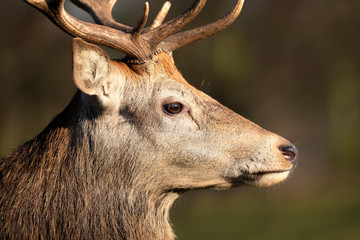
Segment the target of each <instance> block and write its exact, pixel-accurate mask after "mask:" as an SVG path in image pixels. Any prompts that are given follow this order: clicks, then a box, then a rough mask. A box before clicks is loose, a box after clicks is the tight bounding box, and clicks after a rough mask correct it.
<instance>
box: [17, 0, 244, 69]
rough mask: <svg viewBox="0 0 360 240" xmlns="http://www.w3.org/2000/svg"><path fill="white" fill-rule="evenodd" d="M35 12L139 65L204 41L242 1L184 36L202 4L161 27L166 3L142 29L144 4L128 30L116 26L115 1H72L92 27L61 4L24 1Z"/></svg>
mask: <svg viewBox="0 0 360 240" xmlns="http://www.w3.org/2000/svg"><path fill="white" fill-rule="evenodd" d="M24 1H25V2H27V3H29V4H31V5H32V6H34V7H36V8H38V9H39V10H40V11H41V12H42V13H44V14H45V15H46V16H47V17H48V18H49V19H50V20H51V21H53V22H54V23H55V24H56V25H57V26H59V27H60V28H61V29H63V30H64V31H65V32H67V33H69V34H70V35H72V36H76V37H80V38H82V39H84V40H86V41H89V42H92V43H96V44H100V45H104V46H107V47H111V48H114V49H116V50H119V51H121V52H123V53H125V54H126V55H128V56H129V57H130V58H133V59H137V60H139V61H140V62H143V61H145V60H147V59H149V58H151V56H152V55H153V54H154V53H155V52H157V51H158V50H164V51H167V52H172V51H174V50H175V49H177V48H179V47H182V46H184V45H187V44H189V43H192V42H194V41H196V40H199V39H202V38H205V37H208V36H210V35H213V34H215V33H216V32H218V31H221V30H222V29H224V28H226V27H227V26H228V25H230V24H231V23H232V22H233V21H234V20H235V19H236V18H237V16H238V15H239V13H240V11H241V8H242V5H243V2H244V0H238V1H237V4H236V6H235V8H234V9H233V10H232V11H231V12H230V13H229V14H227V15H226V16H225V17H223V18H222V19H220V20H218V21H216V22H214V23H211V24H208V25H206V26H203V27H199V28H196V29H193V30H188V31H185V32H180V33H177V32H179V31H180V30H181V29H182V28H183V27H184V26H185V25H186V24H188V23H189V22H190V21H192V20H193V19H194V18H195V17H196V16H197V15H198V14H199V13H200V11H201V10H202V9H203V7H204V6H205V3H206V0H196V1H195V2H194V3H193V4H192V5H191V6H190V7H189V8H188V9H187V10H186V11H185V12H183V13H182V14H181V15H180V16H178V17H176V18H174V19H172V20H170V21H168V22H166V23H164V24H162V22H163V20H164V19H165V17H166V15H167V13H168V11H169V9H170V3H169V2H165V4H164V5H163V7H162V9H161V10H160V12H159V13H158V15H157V17H156V18H155V20H154V22H153V24H152V25H151V26H150V27H148V28H144V27H145V25H146V22H147V19H148V15H149V4H148V3H145V7H144V12H143V16H142V18H141V20H140V21H139V22H138V24H137V26H136V27H134V28H132V27H129V26H126V25H124V24H120V23H118V22H116V21H115V20H114V19H113V18H112V14H111V12H112V9H113V6H114V5H115V3H116V0H102V1H98V0H72V2H74V3H75V4H76V5H77V6H79V7H80V8H82V9H84V10H85V11H86V12H88V13H89V14H90V15H91V16H92V17H93V19H94V21H95V23H96V24H93V23H87V22H84V21H81V20H79V19H77V18H75V17H73V16H71V15H70V14H68V13H67V12H66V11H65V9H64V2H65V0H24Z"/></svg>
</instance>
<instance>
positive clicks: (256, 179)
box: [230, 169, 292, 187]
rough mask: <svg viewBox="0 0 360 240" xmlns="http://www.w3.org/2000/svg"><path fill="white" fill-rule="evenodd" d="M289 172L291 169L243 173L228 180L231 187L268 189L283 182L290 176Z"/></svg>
mask: <svg viewBox="0 0 360 240" xmlns="http://www.w3.org/2000/svg"><path fill="white" fill-rule="evenodd" d="M291 170H292V169H287V170H279V171H263V172H256V173H249V172H243V173H242V174H241V175H240V176H239V177H237V178H232V179H230V182H231V183H232V185H233V186H240V185H251V186H257V187H269V186H272V185H275V184H277V183H280V182H283V181H284V180H285V179H286V178H287V177H288V176H289V175H290V173H291Z"/></svg>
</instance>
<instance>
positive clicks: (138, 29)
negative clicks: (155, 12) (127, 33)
mask: <svg viewBox="0 0 360 240" xmlns="http://www.w3.org/2000/svg"><path fill="white" fill-rule="evenodd" d="M148 17H149V3H148V2H146V3H145V7H144V13H143V16H142V18H141V19H140V21H139V22H138V24H137V25H136V27H134V29H133V31H132V37H134V38H135V40H136V41H138V38H139V36H140V34H141V32H142V30H143V29H144V27H145V24H146V22H147V19H148Z"/></svg>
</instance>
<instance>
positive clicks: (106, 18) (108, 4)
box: [71, 0, 133, 33]
mask: <svg viewBox="0 0 360 240" xmlns="http://www.w3.org/2000/svg"><path fill="white" fill-rule="evenodd" d="M71 1H72V2H73V3H74V4H75V5H77V6H78V7H80V8H82V9H83V10H84V11H86V12H88V13H89V14H90V15H91V16H92V18H93V19H94V21H95V23H97V24H101V25H105V26H108V27H112V28H115V29H118V30H121V31H124V32H127V33H130V32H131V31H132V30H133V28H132V27H129V26H126V25H124V24H121V23H118V22H116V21H115V20H114V19H113V17H112V9H113V7H114V5H115V3H116V1H117V0H101V1H99V0H71Z"/></svg>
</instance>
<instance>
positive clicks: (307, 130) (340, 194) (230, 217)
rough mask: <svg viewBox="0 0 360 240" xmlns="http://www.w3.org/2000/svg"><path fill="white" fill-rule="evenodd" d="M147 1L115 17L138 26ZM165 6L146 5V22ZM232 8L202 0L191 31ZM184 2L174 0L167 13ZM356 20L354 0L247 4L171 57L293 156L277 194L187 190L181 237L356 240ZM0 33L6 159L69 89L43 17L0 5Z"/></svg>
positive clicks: (359, 99)
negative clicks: (290, 147)
mask: <svg viewBox="0 0 360 240" xmlns="http://www.w3.org/2000/svg"><path fill="white" fill-rule="evenodd" d="M143 2H144V1H142V0H139V1H133V0H132V1H131V0H121V1H119V3H118V4H117V5H116V6H115V11H114V16H115V18H116V19H117V20H119V21H121V22H122V23H125V24H128V25H132V26H134V25H135V24H136V22H137V20H138V18H139V16H140V15H141V11H142V8H143V6H142V5H143ZM162 2H163V1H150V13H151V15H150V19H152V17H154V14H155V13H156V12H157V11H158V9H159V8H160V4H161V3H162ZM234 2H235V0H227V1H220V0H209V1H208V5H207V6H206V7H205V8H204V10H203V12H202V13H201V14H200V15H199V17H198V18H197V19H196V20H195V21H193V23H191V25H190V27H195V26H199V25H201V24H205V23H208V22H211V21H214V20H216V19H218V18H220V17H221V16H223V15H225V14H226V13H227V12H228V11H229V10H230V9H231V8H232V6H233V5H234ZM190 4H191V1H188V0H187V1H179V0H176V1H175V0H174V1H173V6H172V10H171V11H170V14H169V17H173V16H176V15H177V14H179V13H181V12H182V11H183V10H184V9H186V8H187V7H188V6H189V5H190ZM122 6H124V7H122ZM67 8H68V9H69V11H70V12H71V13H73V14H75V15H76V16H78V17H79V18H81V19H85V20H88V19H89V18H88V17H87V16H86V15H85V14H84V13H83V12H81V11H78V10H76V9H75V8H74V7H73V6H72V5H70V4H68V5H67ZM359 13H360V1H358V0H343V1H339V0H317V1H311V0H298V1H290V0H266V1H260V0H251V1H250V0H248V1H247V2H246V3H245V6H244V9H243V12H242V13H241V15H240V17H239V18H238V19H237V21H235V23H234V24H233V25H231V27H229V28H228V29H226V30H224V31H223V32H221V33H218V34H217V35H216V36H215V37H211V38H209V39H205V40H202V41H200V42H196V43H194V44H191V45H189V46H186V47H184V48H183V49H180V50H177V51H176V52H175V53H174V58H175V60H176V63H177V66H178V68H179V69H180V71H182V73H183V75H184V77H185V78H186V79H187V80H188V81H189V82H190V83H191V84H193V85H194V86H196V87H197V88H199V89H201V90H202V91H204V92H206V93H208V94H209V95H211V96H212V97H214V98H216V99H217V100H219V101H220V102H221V103H223V104H224V105H226V106H228V107H230V108H232V109H233V110H235V111H236V112H238V113H240V114H241V115H243V116H245V117H247V118H249V119H250V120H252V121H254V122H256V123H258V124H260V125H261V126H263V127H264V128H266V129H269V130H271V131H273V132H276V133H278V134H280V135H282V136H284V137H286V138H288V139H289V140H291V141H292V142H294V143H295V144H296V145H297V147H298V148H299V150H300V157H299V162H298V166H297V168H296V170H295V172H294V173H293V175H292V176H291V177H290V179H289V180H287V181H286V182H285V183H282V184H280V185H277V186H275V187H271V188H268V189H255V188H248V187H241V188H236V189H231V190H227V191H213V190H206V191H198V192H192V193H188V194H185V195H184V196H183V197H182V198H180V199H179V200H178V201H176V202H175V206H174V207H173V209H172V215H171V219H172V222H173V223H174V229H175V232H176V234H177V236H178V238H179V239H180V240H181V239H208V240H210V239H358V237H359V235H360V181H359V180H360V177H359V170H360V157H359V150H360V145H359V143H360V68H359V67H360V66H359V65H360V45H359V43H360V16H359ZM0 34H1V35H0V36H1V37H0V52H1V54H0V90H1V94H0V133H1V134H0V156H4V155H5V154H7V153H9V152H10V151H11V150H12V149H13V148H15V147H16V146H17V145H19V144H21V143H23V142H24V141H26V140H28V139H30V138H32V137H34V136H35V135H36V134H37V133H39V132H40V131H41V130H42V129H43V128H44V127H45V126H46V125H47V123H48V122H49V121H50V120H51V119H52V118H53V116H54V115H55V114H57V113H59V112H60V111H61V110H62V109H63V108H64V107H65V106H66V105H67V104H68V102H69V101H70V99H71V97H72V95H73V94H74V92H75V87H74V84H73V82H72V76H71V37H69V36H68V35H67V34H65V33H63V32H62V31H61V30H59V29H58V28H57V27H55V25H54V24H52V23H51V22H50V21H48V20H47V18H45V17H44V16H43V15H42V14H41V13H40V12H38V11H36V10H35V9H33V8H32V7H30V6H28V5H27V4H25V3H24V2H23V1H20V0H16V1H15V0H11V1H9V0H7V1H4V0H3V1H1V2H0ZM111 55H112V56H113V57H119V56H121V55H120V54H118V53H116V52H113V51H111Z"/></svg>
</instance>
